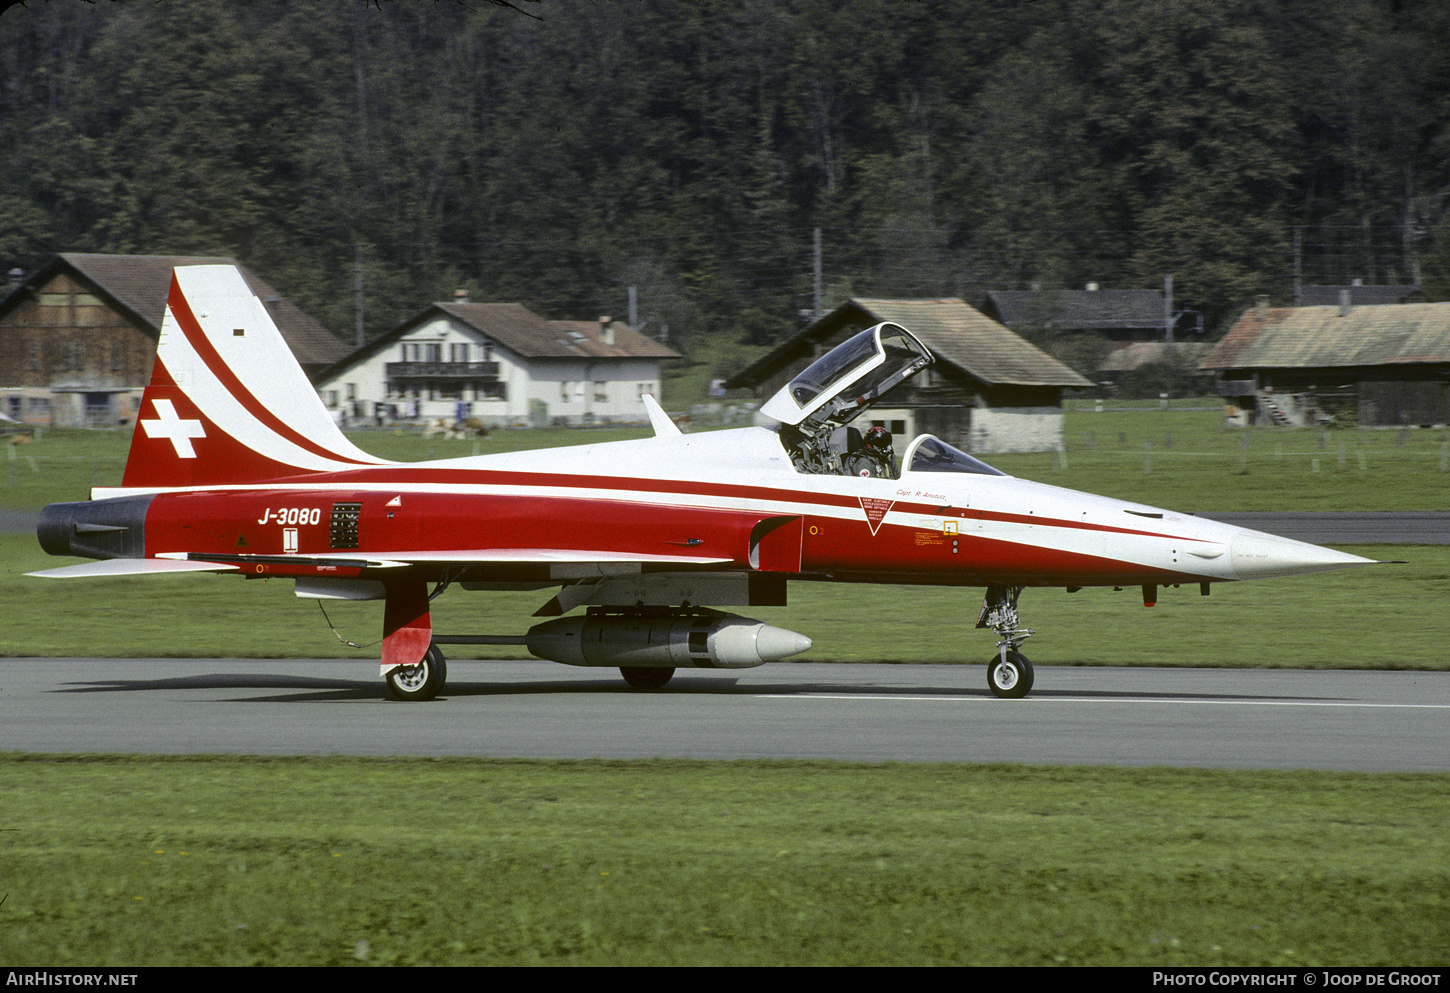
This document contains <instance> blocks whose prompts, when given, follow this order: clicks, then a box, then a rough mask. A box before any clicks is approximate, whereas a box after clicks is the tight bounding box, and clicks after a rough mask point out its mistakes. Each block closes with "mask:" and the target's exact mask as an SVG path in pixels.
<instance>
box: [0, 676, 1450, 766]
mask: <svg viewBox="0 0 1450 993" xmlns="http://www.w3.org/2000/svg"><path fill="white" fill-rule="evenodd" d="M985 673H986V667H985V666H976V665H973V666H944V665H872V664H855V665H833V664H827V663H804V662H798V663H777V664H774V665H767V666H762V667H760V668H757V669H750V670H740V671H720V670H681V671H680V673H679V674H677V675H676V677H675V679H674V680H673V681H672V682H671V683H670V684H669V685H668V686H667V687H666V688H665V689H663V690H659V691H643V692H642V691H636V690H631V689H629V688H628V687H626V686H625V684H624V683H623V681H622V680H621V679H620V678H619V676H618V674H617V673H616V672H614V671H613V670H590V669H570V668H567V667H563V666H559V665H556V664H554V663H549V662H540V661H517V662H463V661H450V663H449V676H448V685H447V687H446V688H445V690H444V693H443V694H442V696H440V698H439V699H437V700H435V701H432V702H429V703H421V704H420V703H398V702H395V701H393V700H391V699H389V698H387V696H386V694H385V691H384V688H383V684H382V681H381V680H380V679H379V677H378V670H377V663H376V662H367V661H338V660H278V659H196V660H193V659H74V658H60V659H5V660H0V750H6V751H25V752H68V753H73V752H122V753H137V754H145V753H156V754H178V753H234V754H235V753H246V754H262V755H327V754H342V755H408V756H452V755H468V756H487V757H500V758H573V759H578V758H653V757H672V758H695V759H736V758H817V759H840V760H850V761H866V762H887V761H902V762H923V761H943V762H1013V763H1018V762H1023V763H1048V764H1084V765H1119V766H1146V765H1165V766H1199V767H1224V768H1279V769H1290V768H1293V769H1340V770H1364V771H1437V772H1443V771H1450V672H1415V671H1402V672H1388V671H1364V670H1329V671H1306V670H1290V669H1279V670H1276V669H1172V668H1112V667H1070V666H1039V667H1038V669H1037V682H1036V687H1035V688H1034V690H1033V692H1032V694H1031V695H1030V696H1029V697H1028V698H1027V699H1025V700H998V699H996V698H995V697H993V696H991V695H990V693H989V692H988V691H987V688H986V678H985Z"/></svg>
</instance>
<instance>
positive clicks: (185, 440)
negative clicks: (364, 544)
mask: <svg viewBox="0 0 1450 993" xmlns="http://www.w3.org/2000/svg"><path fill="white" fill-rule="evenodd" d="M382 464H385V463H384V461H383V460H382V459H377V458H374V457H373V456H371V455H368V454H367V453H365V452H363V451H362V450H361V449H359V448H357V447H356V446H354V445H353V444H352V443H351V442H350V441H348V440H347V439H346V438H345V437H343V434H342V432H341V431H340V430H338V427H337V425H336V424H335V423H334V422H333V419H332V417H331V415H330V414H329V413H328V411H327V408H326V407H324V406H323V404H322V400H321V399H320V398H319V397H318V395H317V391H316V390H315V389H314V388H313V386H312V384H311V383H310V382H309V381H308V379H307V376H306V374H305V373H303V371H302V367H301V366H300V365H298V364H297V359H296V358H295V357H294V356H293V354H292V350H291V349H290V348H289V347H288V346H287V342H286V341H285V340H284V339H283V338H282V334H281V332H279V331H278V330H277V326H276V325H275V324H274V323H273V322H272V318H271V317H270V316H269V315H268V313H267V308H266V307H265V306H264V305H263V304H262V302H261V301H260V300H258V299H257V297H256V295H255V294H254V293H253V292H252V290H251V288H250V287H249V286H247V283H246V280H244V279H243V278H242V274H241V273H240V272H238V271H237V268H236V266H230V265H198V266H178V267H177V268H176V270H175V273H174V275H173V277H172V281H171V293H170V296H169V297H168V299H167V306H166V317H165V320H164V321H163V322H162V326H161V339H160V341H159V343H158V344H157V349H156V365H155V367H154V368H153V371H152V374H151V382H150V385H148V386H147V387H146V392H145V395H144V396H143V397H142V400H141V410H140V412H139V413H138V415H137V418H136V429H135V433H134V434H133V435H132V437H131V452H130V456H129V457H128V459H127V461H126V472H125V476H124V479H123V481H122V486H123V487H125V488H132V487H137V488H152V487H156V488H162V487H178V486H202V485H225V484H227V483H238V484H242V483H251V482H259V481H261V480H266V479H277V478H280V477H285V476H296V475H302V474H307V473H313V472H337V471H342V470H346V469H357V468H361V467H364V466H370V465H382Z"/></svg>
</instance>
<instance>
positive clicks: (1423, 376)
mask: <svg viewBox="0 0 1450 993" xmlns="http://www.w3.org/2000/svg"><path fill="white" fill-rule="evenodd" d="M1346 295H1347V294H1346ZM1200 368H1202V369H1204V370H1205V371H1211V372H1216V373H1218V375H1219V382H1218V392H1219V394H1220V395H1221V396H1224V397H1227V398H1229V399H1230V400H1232V401H1233V402H1234V403H1236V404H1237V405H1238V406H1239V407H1241V408H1243V409H1244V410H1245V411H1248V412H1252V413H1253V415H1254V419H1255V421H1256V422H1257V423H1263V424H1284V425H1295V426H1303V425H1312V424H1315V423H1328V422H1330V421H1332V420H1334V419H1336V418H1338V419H1340V420H1341V422H1348V423H1357V424H1360V425H1364V426H1368V427H1388V426H1395V427H1398V426H1401V425H1407V424H1416V425H1432V424H1447V423H1450V303H1406V304H1382V305H1372V306H1356V305H1354V304H1353V303H1352V302H1351V301H1350V300H1344V301H1342V302H1341V303H1340V304H1338V305H1334V306H1320V307H1269V306H1268V305H1267V301H1264V302H1261V303H1260V305H1259V306H1257V307H1254V308H1252V309H1250V310H1247V311H1245V312H1244V313H1243V315H1242V316H1241V317H1239V319H1238V321H1237V322H1235V324H1234V326H1233V327H1232V328H1230V329H1229V332H1228V334H1227V335H1225V336H1224V339H1223V341H1221V342H1220V343H1219V345H1218V347H1217V348H1215V349H1214V350H1213V351H1212V352H1211V353H1210V354H1209V355H1208V356H1207V358H1205V359H1204V360H1203V362H1202V364H1201V365H1200Z"/></svg>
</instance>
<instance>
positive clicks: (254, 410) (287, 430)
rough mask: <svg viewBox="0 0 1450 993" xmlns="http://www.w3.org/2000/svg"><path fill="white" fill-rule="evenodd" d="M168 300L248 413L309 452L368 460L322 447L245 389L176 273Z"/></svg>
mask: <svg viewBox="0 0 1450 993" xmlns="http://www.w3.org/2000/svg"><path fill="white" fill-rule="evenodd" d="M167 302H168V304H169V305H170V307H171V313H172V316H174V317H175V318H176V324H177V326H178V327H180V328H181V331H182V333H183V334H185V335H186V340H187V341H189V342H191V347H192V348H194V349H196V354H197V355H198V356H199V357H200V358H201V360H202V362H203V363H205V365H206V367H207V368H208V369H210V370H211V373H212V375H214V376H216V378H217V379H218V380H219V381H220V382H221V384H222V386H224V387H225V388H226V390H227V392H228V393H230V394H231V395H232V396H233V397H234V398H236V400H237V402H238V403H240V404H241V405H242V406H243V407H245V408H246V410H247V413H249V414H251V415H252V416H253V417H255V418H256V419H257V420H258V421H260V422H261V423H262V424H264V425H265V426H266V427H267V428H268V429H270V430H271V431H273V432H275V433H276V434H278V435H280V436H281V437H283V438H285V439H287V440H288V441H290V442H291V443H292V444H294V445H296V446H297V447H298V448H301V449H304V450H306V451H309V452H311V453H312V454H313V455H318V456H321V457H323V458H326V459H332V460H334V461H337V462H348V463H351V464H352V465H359V466H361V465H368V464H369V463H366V462H360V461H359V460H357V459H353V458H348V457H347V456H345V455H339V454H337V453H336V452H334V451H332V450H330V449H328V448H324V447H323V446H322V445H319V444H318V443H317V442H315V441H313V440H312V439H310V438H308V437H307V436H306V435H303V434H300V433H298V432H297V431H295V430H293V429H292V428H291V427H288V426H287V424H285V423H284V422H283V421H282V420H281V419H280V418H279V417H278V416H277V415H276V414H274V413H272V412H271V411H270V410H268V409H267V408H266V406H265V405H263V404H262V402H261V401H260V400H258V399H257V398H256V396H255V395H253V393H252V391H251V390H249V389H247V387H246V386H245V385H243V383H242V381H241V380H240V379H238V378H237V374H236V373H234V372H233V371H232V369H231V366H229V365H227V363H226V361H225V360H224V359H222V357H221V356H220V355H219V354H217V350H216V348H215V347H213V345H212V343H211V341H210V340H209V339H208V338H207V336H206V332H205V331H203V330H202V328H201V322H199V321H198V320H197V319H196V315H195V314H193V313H192V311H191V304H190V302H188V301H187V299H186V294H185V293H183V292H182V291H181V282H180V280H178V279H177V278H176V277H175V276H173V277H172V279H171V295H170V298H169V300H168V301H167Z"/></svg>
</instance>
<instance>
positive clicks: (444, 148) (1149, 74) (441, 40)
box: [0, 0, 1450, 348]
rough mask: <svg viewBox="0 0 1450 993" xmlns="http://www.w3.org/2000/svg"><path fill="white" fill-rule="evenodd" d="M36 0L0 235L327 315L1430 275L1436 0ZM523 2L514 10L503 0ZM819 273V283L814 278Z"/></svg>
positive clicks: (1208, 292)
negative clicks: (819, 268) (215, 266)
mask: <svg viewBox="0 0 1450 993" xmlns="http://www.w3.org/2000/svg"><path fill="white" fill-rule="evenodd" d="M516 6H517V7H518V8H519V9H511V8H510V7H509V6H508V5H505V4H497V3H495V4H485V5H467V6H465V5H463V4H452V3H433V2H423V0H416V2H415V0H395V2H381V3H373V2H370V3H363V2H357V3H348V4H343V3H303V2H298V0H256V2H251V3H247V4H233V3H227V2H225V0H172V2H169V3H164V4H155V3H147V2H141V0H129V2H128V0H119V2H114V3H109V4H104V5H100V4H90V3H83V2H80V0H52V2H50V3H43V4H41V3H31V4H29V5H27V6H16V7H12V8H10V9H9V10H8V11H6V12H5V13H4V15H3V16H0V163H3V166H4V170H5V175H6V177H7V181H6V183H5V184H3V186H0V265H3V266H5V268H6V269H9V268H10V267H13V266H17V265H18V266H21V267H22V268H26V269H29V268H32V267H34V266H35V265H37V264H39V263H40V262H42V261H43V260H44V259H45V258H46V257H47V256H48V255H49V254H51V253H53V252H57V251H112V252H164V253H181V252H207V253H214V252H215V253H228V254H234V255H236V256H238V257H240V258H242V259H243V260H244V261H246V262H248V263H249V264H251V265H253V266H255V267H257V268H258V269H259V270H260V271H263V272H265V273H267V275H268V276H269V278H270V279H271V280H272V281H274V282H275V283H276V285H277V286H278V287H279V289H281V290H283V292H286V293H287V294H288V295H289V296H292V297H294V298H295V299H296V300H297V301H298V302H299V303H300V304H302V305H303V306H305V307H307V308H308V309H309V310H311V311H312V312H314V313H316V314H317V315H318V316H319V317H320V318H321V319H322V320H323V321H324V323H326V324H328V325H329V326H331V327H332V328H333V329H334V330H335V331H337V332H338V333H339V334H342V335H343V336H345V337H347V338H351V337H352V334H353V325H354V321H355V318H356V311H355V292H354V286H355V282H356V281H357V279H358V278H359V276H361V278H362V281H363V285H364V294H363V298H364V316H365V322H366V334H367V335H368V336H372V335H376V334H379V333H382V332H384V331H386V330H388V329H389V328H390V327H392V326H394V325H395V324H396V323H397V322H398V321H399V320H401V319H403V318H404V317H406V316H408V315H409V314H411V313H414V312H416V311H417V310H418V309H420V308H421V307H422V306H424V305H426V304H427V303H429V302H432V301H434V300H438V299H444V298H446V297H448V296H449V295H451V293H452V291H453V290H454V289H455V288H459V287H463V288H467V289H469V290H470V291H471V292H472V293H473V294H474V298H475V299H511V300H519V301H521V302H524V303H526V304H528V305H530V306H532V307H535V308H537V309H538V310H539V311H541V312H542V313H545V314H548V315H550V316H553V317H573V318H584V319H588V318H592V317H595V316H598V315H600V314H610V315H611V316H621V315H623V314H624V313H625V308H626V305H627V298H628V297H627V294H628V289H629V287H631V286H634V287H636V288H637V290H638V301H639V319H640V320H641V321H649V322H650V324H649V326H648V328H647V330H648V331H650V332H652V333H659V332H662V331H664V329H665V328H666V326H668V328H669V334H670V336H671V340H672V343H675V344H683V345H684V346H685V347H686V348H689V347H691V343H692V342H694V341H698V340H699V339H700V338H701V337H702V336H705V335H710V336H730V337H733V338H741V337H744V338H747V339H749V340H751V341H755V342H768V341H771V340H774V339H776V338H778V337H779V336H781V335H783V334H785V333H788V332H789V331H790V330H791V329H792V328H793V327H794V326H796V322H797V320H798V314H799V312H800V311H802V310H806V309H808V308H810V307H811V306H812V285H811V282H812V281H811V253H812V240H813V238H812V233H813V229H816V228H820V229H823V230H824V232H825V237H824V243H825V244H824V247H825V253H824V254H825V282H826V286H827V293H828V297H830V298H831V299H835V298H839V297H840V296H841V295H842V294H845V293H855V294H860V295H873V294H874V295H931V296H936V295H944V294H951V295H965V296H967V297H968V298H969V299H975V298H977V297H979V296H980V294H982V293H983V292H985V291H986V290H988V289H993V288H1026V287H1028V286H1032V285H1040V286H1043V287H1047V288H1052V287H1063V286H1079V285H1081V284H1082V283H1083V282H1086V281H1088V280H1096V281H1098V282H1100V283H1102V284H1103V285H1110V286H1124V287H1128V286H1158V285H1161V280H1162V277H1163V275H1165V274H1170V273H1171V274H1173V275H1174V277H1175V281H1176V289H1177V293H1178V302H1179V303H1180V305H1181V306H1184V307H1189V308H1192V309H1197V310H1200V311H1204V312H1206V313H1207V314H1208V315H1209V317H1210V320H1211V321H1213V320H1215V319H1216V318H1222V317H1225V316H1228V315H1231V314H1232V313H1234V312H1235V311H1236V310H1237V308H1238V307H1240V306H1241V305H1242V304H1243V303H1244V302H1245V301H1246V300H1247V299H1250V298H1251V297H1252V296H1253V295H1254V294H1255V293H1259V292H1268V293H1271V294H1273V295H1275V296H1276V297H1279V298H1280V299H1283V300H1285V302H1287V296H1288V293H1289V291H1290V286H1291V276H1292V271H1293V265H1294V261H1293V259H1294V247H1293V246H1294V237H1295V235H1294V232H1295V230H1296V229H1297V230H1298V231H1299V232H1300V246H1301V248H1300V250H1301V253H1302V255H1303V257H1304V261H1303V267H1304V268H1303V271H1304V274H1305V275H1306V276H1320V275H1322V277H1323V278H1324V279H1348V278H1351V277H1355V276H1358V277H1361V278H1365V279H1368V280H1372V281H1382V280H1392V279H1419V280H1422V281H1423V282H1424V283H1425V284H1426V286H1427V289H1428V290H1429V291H1430V292H1431V293H1432V294H1438V295H1446V296H1450V288H1447V287H1450V278H1447V277H1446V276H1445V275H1444V273H1445V272H1446V271H1450V266H1447V264H1446V263H1445V261H1444V260H1445V258H1446V257H1447V252H1450V249H1447V247H1446V245H1445V240H1446V238H1447V237H1450V220H1447V218H1450V129H1447V123H1450V56H1447V55H1446V49H1445V46H1444V44H1443V38H1444V37H1445V36H1446V34H1447V32H1450V7H1447V6H1446V5H1445V4H1444V3H1443V2H1438V0H1274V2H1270V0H1093V2H1090V3H1083V2H1081V0H1036V2H1033V3H1021V2H1018V0H974V2H973V3H971V4H970V5H967V4H964V3H962V2H960V0H908V2H905V3H882V2H880V0H732V2H728V3H709V4H694V3H689V4H652V3H637V2H631V0H598V2H591V3H566V2H563V0H544V2H542V3H532V2H530V3H520V4H518V5H516ZM521 11H522V12H521ZM827 302H828V303H829V302H830V299H828V301H827Z"/></svg>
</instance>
